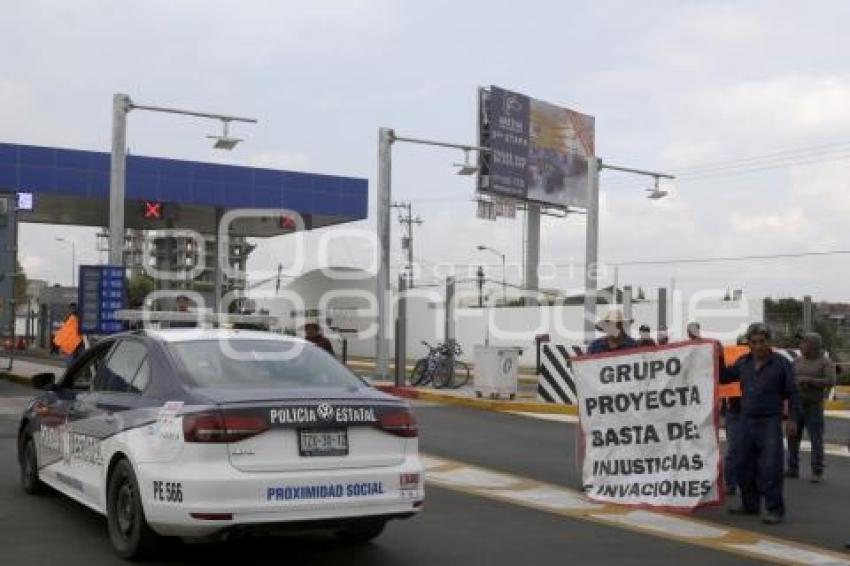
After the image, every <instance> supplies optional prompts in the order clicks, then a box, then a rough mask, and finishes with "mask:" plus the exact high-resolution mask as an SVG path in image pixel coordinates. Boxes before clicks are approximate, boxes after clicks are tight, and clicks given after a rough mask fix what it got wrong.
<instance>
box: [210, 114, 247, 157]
mask: <svg viewBox="0 0 850 566" xmlns="http://www.w3.org/2000/svg"><path fill="white" fill-rule="evenodd" d="M221 123H222V124H223V126H224V128H223V132H222V134H221V135H220V136H207V137H208V138H209V139H211V140H215V143H214V144H213V147H214V148H215V149H224V150H227V151H230V150H231V149H233V148H234V147H236V144H238V143H239V142H241V141H242V138H234V137H231V136H230V134H229V131H228V130H229V128H230V120H222V121H221Z"/></svg>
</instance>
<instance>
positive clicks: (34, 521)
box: [0, 380, 757, 566]
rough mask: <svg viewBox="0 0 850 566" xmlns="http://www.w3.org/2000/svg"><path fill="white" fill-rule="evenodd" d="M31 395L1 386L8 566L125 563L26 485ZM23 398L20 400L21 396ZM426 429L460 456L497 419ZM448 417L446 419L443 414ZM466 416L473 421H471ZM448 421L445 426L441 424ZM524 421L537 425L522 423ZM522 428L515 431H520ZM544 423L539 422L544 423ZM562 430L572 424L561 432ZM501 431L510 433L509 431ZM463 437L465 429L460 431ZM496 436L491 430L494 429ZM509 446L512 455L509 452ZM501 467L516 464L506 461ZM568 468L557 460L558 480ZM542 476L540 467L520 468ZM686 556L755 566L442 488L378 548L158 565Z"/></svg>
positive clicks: (429, 437)
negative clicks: (21, 441) (24, 442)
mask: <svg viewBox="0 0 850 566" xmlns="http://www.w3.org/2000/svg"><path fill="white" fill-rule="evenodd" d="M28 394H29V390H28V389H26V388H23V387H20V386H17V385H13V384H10V383H8V382H5V381H3V380H0V563H2V564H4V565H5V564H9V565H15V566H16V565H18V564H21V565H23V564H26V565H32V566H36V565H42V564H44V565H51V566H53V565H55V564H56V563H57V562H59V563H61V564H62V565H63V566H73V565H77V564H79V565H85V566H96V565H102V564H119V563H121V561H120V560H119V559H117V558H116V557H115V556H114V555H113V553H112V550H111V548H110V546H109V542H108V539H107V537H106V532H105V519H103V518H102V517H100V516H99V515H97V514H95V513H93V512H91V511H90V510H88V509H87V508H85V507H83V506H81V505H79V504H77V503H75V502H73V501H71V500H70V499H67V498H65V497H63V496H61V495H59V494H57V493H51V494H48V495H44V496H39V497H31V496H28V495H26V494H24V493H23V491H22V490H21V489H20V487H19V485H18V468H17V462H16V459H15V427H16V423H17V418H16V416H14V415H13V414H12V413H13V412H14V411H13V409H12V407H13V406H14V405H15V402H19V401H20V398H21V397H23V396H26V395H28ZM12 398H16V399H12ZM417 410H418V412H419V413H420V417H421V419H422V421H423V423H424V430H425V433H424V438H423V443H424V444H425V445H426V446H428V447H429V449H432V450H433V451H434V452H435V453H440V452H441V453H447V452H452V453H454V452H453V450H452V447H453V446H454V444H456V442H455V441H456V439H457V436H458V435H457V434H454V435H452V434H449V435H448V436H446V432H447V431H448V430H449V429H450V428H452V427H453V426H455V425H456V424H457V423H458V422H460V423H461V426H462V429H467V430H468V431H469V432H471V434H469V435H467V434H464V435H463V436H464V437H466V436H470V437H472V436H477V435H480V434H485V435H486V436H487V437H488V438H493V439H494V438H496V437H495V436H493V435H492V434H491V433H492V432H494V431H493V430H491V426H492V420H491V415H490V414H489V413H481V412H478V411H472V412H463V411H448V412H444V411H443V410H442V409H433V408H430V407H422V408H418V409H417ZM443 413H445V414H443ZM464 415H465V416H464ZM441 420H444V421H445V422H443V423H440V424H435V423H437V422H439V421H441ZM497 420H499V421H501V422H502V424H501V427H504V426H505V424H507V425H508V426H509V428H516V429H517V430H518V431H522V430H524V431H525V433H526V434H530V435H531V436H532V437H537V436H538V435H537V434H536V433H534V429H535V428H537V427H540V428H541V429H543V430H546V431H547V432H546V433H543V434H545V435H546V436H549V437H550V438H553V439H554V438H558V437H559V436H563V435H562V434H560V432H562V431H561V430H559V428H558V427H552V426H549V423H542V422H537V421H531V422H529V423H525V422H524V421H523V420H519V421H516V422H515V418H513V417H509V418H505V417H502V418H501V419H497ZM517 422H519V423H523V424H525V425H530V426H527V427H526V426H515V425H516V424H517ZM512 425H513V426H512ZM535 425H536V426H535ZM560 428H561V429H562V428H563V427H560ZM500 430H501V428H500ZM455 431H456V432H458V430H457V429H455ZM488 431H489V432H488ZM506 440H507V442H506V443H504V444H503V443H498V445H494V444H493V443H492V442H490V441H486V440H484V439H480V440H479V446H478V447H477V448H476V449H475V450H472V451H471V453H470V454H469V456H471V457H475V456H476V455H477V454H479V452H480V453H486V447H487V446H488V445H489V446H490V447H491V448H493V447H494V446H495V447H496V448H497V450H495V451H496V452H500V453H503V454H510V442H512V439H511V438H508V439H506ZM505 448H507V449H508V452H505V451H504V450H503V449H505ZM502 464H503V465H502V466H501V467H503V468H504V467H505V466H507V463H506V462H502ZM559 467H560V465H559V464H558V463H557V462H554V466H552V468H553V469H552V475H553V477H555V478H557V477H558V476H560V475H561V474H559V473H558V472H557V469H558V468H559ZM520 469H522V470H526V471H533V469H534V468H533V467H523V468H520ZM683 556H687V557H688V561H689V562H690V563H692V564H693V565H700V564H706V565H708V564H718V563H723V564H756V563H757V562H755V561H750V560H746V559H743V558H739V557H737V556H732V555H729V554H724V553H720V552H715V551H712V550H707V549H703V548H697V547H692V546H689V545H686V544H683V543H679V542H674V541H669V540H664V539H659V538H655V537H650V536H646V535H641V534H637V533H632V532H628V531H624V530H620V529H616V528H612V527H606V526H601V525H597V524H592V523H587V522H583V521H580V520H575V519H569V518H565V517H560V516H556V515H551V514H547V513H543V512H540V511H536V510H532V509H527V508H523V507H518V506H515V505H511V504H508V503H500V502H496V501H492V500H488V499H483V498H480V497H476V496H473V495H467V494H463V493H459V492H455V491H449V490H444V489H439V488H434V487H430V486H429V487H428V495H427V501H426V508H425V510H424V511H423V512H422V513H421V514H420V515H419V516H417V517H415V518H413V519H410V520H407V521H398V522H394V523H391V524H390V525H389V527H388V528H387V531H386V532H385V533H384V534H383V535H382V536H381V537H380V538H379V539H377V540H376V541H375V542H373V543H370V544H366V545H361V546H349V545H344V544H340V543H337V542H336V541H334V540H333V539H332V538H330V537H325V536H321V535H309V536H308V535H301V536H286V537H276V538H271V537H270V538H252V539H246V540H237V541H230V542H227V543H204V544H185V543H181V542H173V543H169V544H166V545H165V546H164V547H163V548H162V550H161V553H160V556H159V558H158V560H157V561H154V562H149V564H209V563H211V562H213V563H222V562H224V561H231V560H232V561H233V562H238V563H241V564H280V563H282V562H286V563H287V564H317V563H320V564H345V565H346V566H354V565H359V564H369V565H383V564H404V565H405V566H417V565H426V564H427V565H433V564H493V565H511V566H515V565H516V564H563V563H564V562H573V563H577V564H612V563H616V564H674V563H678V562H680V560H681V557H683Z"/></svg>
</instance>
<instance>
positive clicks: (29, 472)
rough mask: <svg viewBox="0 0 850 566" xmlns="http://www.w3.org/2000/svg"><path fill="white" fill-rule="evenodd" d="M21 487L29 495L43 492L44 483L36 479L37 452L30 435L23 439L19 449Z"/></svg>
mask: <svg viewBox="0 0 850 566" xmlns="http://www.w3.org/2000/svg"><path fill="white" fill-rule="evenodd" d="M21 487H23V488H24V491H25V492H27V493H29V494H30V495H39V494H41V493H44V492H45V491H46V490H45V485H44V484H43V483H42V482H41V480H40V479H38V454H37V452H36V449H35V441H34V440H33V439H32V437H31V436H27V437H26V438H25V439H24V447H23V449H22V450H21Z"/></svg>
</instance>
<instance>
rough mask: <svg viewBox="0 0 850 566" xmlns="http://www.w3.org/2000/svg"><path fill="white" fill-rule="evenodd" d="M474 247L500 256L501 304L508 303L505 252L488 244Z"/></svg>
mask: <svg viewBox="0 0 850 566" xmlns="http://www.w3.org/2000/svg"><path fill="white" fill-rule="evenodd" d="M476 248H477V249H478V251H485V250H486V251H488V252H493V253H494V254H496V255H497V256H499V257H501V258H502V304H505V305H506V304H508V282H507V262H506V260H505V254H503V253H502V252H500V251H499V250H496V249H493V248H491V247H488V246H483V245H478V246H476Z"/></svg>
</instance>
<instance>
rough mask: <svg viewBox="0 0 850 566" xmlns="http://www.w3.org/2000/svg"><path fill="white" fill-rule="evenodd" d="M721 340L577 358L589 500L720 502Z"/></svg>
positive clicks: (665, 504)
mask: <svg viewBox="0 0 850 566" xmlns="http://www.w3.org/2000/svg"><path fill="white" fill-rule="evenodd" d="M718 359H719V358H718V356H717V352H716V345H715V343H713V342H711V341H709V340H692V341H689V342H683V343H679V344H671V345H668V346H663V347H658V348H654V349H640V350H618V351H608V352H603V353H599V354H594V355H588V356H584V357H581V358H579V359H577V360H575V361H574V362H573V368H574V370H575V371H576V373H577V379H576V387H577V390H578V396H579V404H580V406H579V413H580V416H581V429H582V434H583V436H584V446H585V458H584V465H583V484H584V486H585V490H586V492H587V495H588V497H589V498H590V499H593V500H597V501H606V502H612V503H618V504H626V505H638V506H647V507H655V508H662V509H670V510H681V511H690V510H693V509H695V508H697V507H700V506H703V505H709V504H716V503H719V502H720V500H721V493H720V489H719V486H718V478H719V475H720V463H721V459H720V447H719V441H718V435H717V421H716V411H715V403H716V399H717V378H718V374H719V370H720V368H719V365H718Z"/></svg>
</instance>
